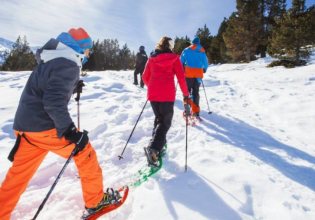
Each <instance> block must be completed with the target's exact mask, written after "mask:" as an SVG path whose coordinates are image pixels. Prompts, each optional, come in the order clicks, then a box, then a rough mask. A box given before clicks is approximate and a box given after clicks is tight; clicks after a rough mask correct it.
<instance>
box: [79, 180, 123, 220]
mask: <svg viewBox="0 0 315 220" xmlns="http://www.w3.org/2000/svg"><path fill="white" fill-rule="evenodd" d="M121 192H124V195H123V196H121V195H120V193H121ZM128 192H129V188H128V186H123V187H121V188H120V189H119V190H113V189H112V188H108V189H107V190H106V192H105V193H104V196H103V199H102V200H101V201H100V202H99V203H98V204H97V205H96V206H94V207H92V208H85V212H84V214H83V215H82V217H81V219H84V220H87V219H88V220H92V219H97V218H98V217H100V216H102V215H104V214H106V213H108V212H111V211H113V210H115V209H117V208H118V207H120V206H121V205H122V204H123V203H124V202H125V200H126V198H127V196H128Z"/></svg>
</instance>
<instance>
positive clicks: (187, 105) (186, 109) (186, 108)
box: [184, 96, 191, 115]
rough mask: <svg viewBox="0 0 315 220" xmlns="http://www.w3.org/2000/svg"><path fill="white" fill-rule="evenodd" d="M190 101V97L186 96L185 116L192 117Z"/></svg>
mask: <svg viewBox="0 0 315 220" xmlns="http://www.w3.org/2000/svg"><path fill="white" fill-rule="evenodd" d="M188 100H189V97H188V96H184V108H185V115H190V112H191V109H190V104H189V102H188Z"/></svg>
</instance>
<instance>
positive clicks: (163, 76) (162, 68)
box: [142, 50, 189, 102]
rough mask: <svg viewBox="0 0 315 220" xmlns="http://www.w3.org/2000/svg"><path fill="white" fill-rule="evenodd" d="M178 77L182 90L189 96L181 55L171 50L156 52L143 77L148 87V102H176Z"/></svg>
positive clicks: (149, 61) (150, 59)
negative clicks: (175, 79)
mask: <svg viewBox="0 0 315 220" xmlns="http://www.w3.org/2000/svg"><path fill="white" fill-rule="evenodd" d="M174 76H176V78H177V81H178V83H179V86H180V89H181V91H182V93H183V94H184V95H185V96H188V95H189V93H188V89H187V84H186V80H185V74H184V70H183V66H182V63H181V62H180V60H179V55H177V54H175V53H173V52H172V51H170V50H167V51H165V52H161V51H158V50H156V51H155V53H153V54H152V55H151V57H150V58H149V60H148V63H147V65H146V67H145V70H144V73H143V75H142V79H143V82H144V83H145V84H146V86H147V87H148V100H149V101H157V102H174V101H175V95H176V94H175V92H176V91H175V81H174Z"/></svg>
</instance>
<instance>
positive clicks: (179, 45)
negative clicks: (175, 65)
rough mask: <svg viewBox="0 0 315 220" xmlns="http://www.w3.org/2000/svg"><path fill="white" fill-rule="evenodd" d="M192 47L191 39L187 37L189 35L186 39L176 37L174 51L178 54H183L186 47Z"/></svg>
mask: <svg viewBox="0 0 315 220" xmlns="http://www.w3.org/2000/svg"><path fill="white" fill-rule="evenodd" d="M190 45H191V43H190V39H189V38H188V37H187V35H186V37H185V38H184V37H181V38H178V37H175V40H174V49H173V51H174V52H175V53H176V54H179V55H180V54H182V52H183V50H184V49H185V48H186V47H189V46H190Z"/></svg>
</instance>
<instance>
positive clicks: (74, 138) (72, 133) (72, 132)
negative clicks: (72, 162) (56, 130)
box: [64, 123, 89, 155]
mask: <svg viewBox="0 0 315 220" xmlns="http://www.w3.org/2000/svg"><path fill="white" fill-rule="evenodd" d="M87 134H88V132H87V131H83V132H81V131H78V130H77V128H76V127H75V125H74V124H73V123H71V124H70V126H69V127H68V129H67V130H66V131H65V132H64V137H65V139H66V140H68V141H70V142H72V143H74V144H75V147H76V148H77V150H78V151H77V152H76V154H75V155H77V153H79V151H83V150H84V148H85V146H86V145H87V143H88V142H89V137H88V135H87Z"/></svg>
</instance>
